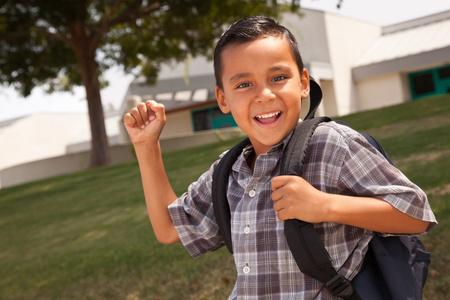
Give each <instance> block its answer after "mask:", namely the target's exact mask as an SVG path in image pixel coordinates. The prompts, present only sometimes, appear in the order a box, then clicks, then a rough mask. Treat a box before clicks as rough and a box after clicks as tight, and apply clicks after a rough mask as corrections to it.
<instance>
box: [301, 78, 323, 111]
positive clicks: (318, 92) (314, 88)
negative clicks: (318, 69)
mask: <svg viewBox="0 0 450 300" xmlns="http://www.w3.org/2000/svg"><path fill="white" fill-rule="evenodd" d="M309 88H310V90H311V91H310V93H309V111H308V113H307V114H306V117H305V120H308V119H312V118H314V115H315V113H316V110H317V108H318V107H319V105H320V102H321V101H322V89H321V88H320V86H319V84H318V83H317V82H316V81H315V80H314V78H312V76H309Z"/></svg>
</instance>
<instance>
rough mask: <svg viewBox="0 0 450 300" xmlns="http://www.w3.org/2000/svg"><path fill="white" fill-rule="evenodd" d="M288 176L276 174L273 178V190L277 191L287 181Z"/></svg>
mask: <svg viewBox="0 0 450 300" xmlns="http://www.w3.org/2000/svg"><path fill="white" fill-rule="evenodd" d="M287 179H288V176H276V177H274V178H272V191H276V190H278V189H279V188H281V187H283V186H285V185H286V183H287Z"/></svg>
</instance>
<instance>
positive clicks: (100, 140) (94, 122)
mask: <svg viewBox="0 0 450 300" xmlns="http://www.w3.org/2000/svg"><path fill="white" fill-rule="evenodd" d="M74 44H75V45H76V46H75V47H74V51H75V55H76V58H77V64H78V67H79V68H80V73H81V77H82V80H83V84H84V87H85V89H86V99H87V103H88V110H89V121H90V125H91V126H90V127H91V155H90V164H89V166H90V167H91V168H95V167H101V166H106V165H109V164H110V163H111V155H110V149H109V146H108V137H107V135H106V128H105V118H104V113H103V106H102V100H101V96H100V82H99V79H98V64H97V62H96V60H95V50H92V49H95V48H94V47H88V46H87V45H89V41H88V39H83V38H82V39H81V41H80V42H76V43H74ZM90 50H91V51H90Z"/></svg>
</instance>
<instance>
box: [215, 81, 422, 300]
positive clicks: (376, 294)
mask: <svg viewBox="0 0 450 300" xmlns="http://www.w3.org/2000/svg"><path fill="white" fill-rule="evenodd" d="M310 83H311V96H310V109H309V112H308V114H307V115H306V117H305V120H304V121H303V122H300V123H299V124H298V125H297V126H296V128H295V129H294V132H293V135H292V137H291V139H290V141H289V142H288V144H287V146H286V148H285V150H284V153H283V157H282V160H281V174H282V175H297V176H301V174H302V164H303V158H304V156H305V152H306V149H307V147H308V143H309V141H310V138H311V136H312V134H313V132H314V130H315V128H316V127H317V126H318V125H319V124H320V123H321V122H328V121H330V120H331V119H329V118H327V117H319V118H314V114H315V111H316V109H317V107H318V105H319V104H320V101H321V98H322V91H321V89H320V87H319V85H318V84H317V83H316V82H315V81H314V80H313V79H312V78H311V77H310ZM337 122H339V123H341V124H345V123H343V122H340V121H337ZM345 125H346V124H345ZM362 135H363V136H364V137H365V138H366V140H367V141H368V142H369V143H370V144H371V145H372V146H374V147H375V148H376V149H377V150H378V151H379V152H380V153H381V154H383V156H384V157H385V158H386V159H387V160H388V161H389V162H390V163H391V164H393V163H392V161H391V159H390V158H389V156H388V155H387V153H386V152H385V151H384V150H383V148H382V147H381V145H380V144H379V143H378V141H377V140H376V139H375V138H373V137H372V136H370V135H367V134H364V133H362ZM249 144H250V140H249V139H248V138H247V139H245V140H243V141H242V142H240V143H239V144H237V145H236V146H234V147H233V148H231V149H230V150H229V151H228V152H227V153H226V154H225V155H224V156H223V157H222V159H221V160H220V162H219V163H218V165H217V166H216V168H215V170H214V174H213V184H212V200H213V207H214V214H215V217H216V221H217V224H218V226H219V233H220V234H221V236H222V237H223V239H224V243H225V245H226V246H227V248H228V251H229V252H230V253H233V248H232V240H231V224H230V220H231V213H230V207H229V204H228V200H227V187H228V178H229V175H230V172H231V168H232V166H233V164H234V162H235V161H236V159H237V158H238V157H239V155H240V154H241V153H242V150H243V149H244V148H245V147H246V146H247V145H249ZM284 231H285V236H286V240H287V243H288V246H289V248H290V250H291V252H292V255H293V257H294V259H295V261H296V263H297V265H298V267H299V268H300V270H301V272H302V273H304V274H306V275H308V276H310V277H312V278H315V279H317V280H319V281H321V282H323V283H324V284H325V285H326V287H327V288H328V289H329V290H330V292H331V293H332V294H333V295H335V296H338V297H341V298H343V299H350V300H357V299H364V300H366V299H370V300H371V299H373V300H375V299H393V300H397V299H398V300H405V299H422V290H423V287H424V285H425V281H426V278H427V274H428V266H429V264H430V253H429V252H427V251H426V250H425V247H424V245H423V243H422V242H421V241H420V239H419V238H417V237H411V236H390V237H381V236H379V235H377V234H375V236H374V238H373V239H372V240H371V242H370V244H369V251H368V253H367V254H366V257H365V260H364V264H363V268H362V270H361V271H360V273H359V274H358V275H357V276H356V277H355V278H354V279H353V281H352V282H350V281H349V280H348V279H346V278H344V277H343V276H342V275H340V274H338V273H337V271H336V270H335V269H334V267H333V266H332V264H331V260H330V256H329V254H328V252H327V250H326V249H325V247H324V245H323V243H322V241H321V240H320V238H319V236H318V234H317V232H316V231H315V229H314V226H313V224H311V223H307V222H304V221H301V220H297V219H291V220H286V221H285V222H284Z"/></svg>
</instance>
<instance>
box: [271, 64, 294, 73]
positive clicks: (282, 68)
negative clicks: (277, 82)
mask: <svg viewBox="0 0 450 300" xmlns="http://www.w3.org/2000/svg"><path fill="white" fill-rule="evenodd" d="M269 70H270V71H272V72H273V71H282V72H291V68H290V67H288V66H284V65H276V66H273V67H272V68H270V69H269Z"/></svg>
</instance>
